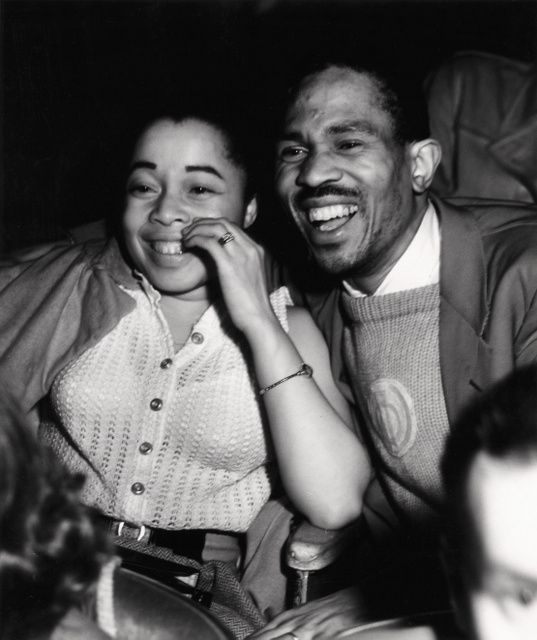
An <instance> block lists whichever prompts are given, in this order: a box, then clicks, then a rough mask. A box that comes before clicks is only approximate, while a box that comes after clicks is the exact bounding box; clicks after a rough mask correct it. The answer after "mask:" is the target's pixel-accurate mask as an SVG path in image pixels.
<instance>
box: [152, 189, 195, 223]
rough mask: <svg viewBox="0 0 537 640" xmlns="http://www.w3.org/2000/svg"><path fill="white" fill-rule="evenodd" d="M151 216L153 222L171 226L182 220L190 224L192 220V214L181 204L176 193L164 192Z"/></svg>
mask: <svg viewBox="0 0 537 640" xmlns="http://www.w3.org/2000/svg"><path fill="white" fill-rule="evenodd" d="M150 218H151V220H152V221H153V222H158V223H159V224H162V225H165V226H169V225H171V224H173V223H174V222H182V223H183V224H188V223H189V222H190V214H189V213H188V211H186V210H185V207H184V206H182V205H181V203H180V202H179V199H178V197H177V196H176V195H174V194H171V193H163V194H162V195H161V196H160V198H159V199H158V200H157V202H156V203H155V206H154V208H153V210H152V211H151V215H150Z"/></svg>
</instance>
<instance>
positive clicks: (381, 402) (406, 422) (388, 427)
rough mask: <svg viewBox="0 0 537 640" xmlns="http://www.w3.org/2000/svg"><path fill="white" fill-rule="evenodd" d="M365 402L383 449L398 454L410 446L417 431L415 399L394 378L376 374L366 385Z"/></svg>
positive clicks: (401, 454)
mask: <svg viewBox="0 0 537 640" xmlns="http://www.w3.org/2000/svg"><path fill="white" fill-rule="evenodd" d="M369 391H370V393H369V397H368V399H367V405H368V409H369V415H370V416H371V420H372V422H373V428H374V430H375V432H376V433H377V435H378V436H379V438H380V439H381V440H382V442H383V444H384V446H385V447H386V450H387V451H388V452H389V453H390V454H391V455H392V456H395V457H397V458H400V457H401V456H404V455H405V453H406V452H407V451H408V450H409V449H410V448H411V447H412V445H413V444H414V441H415V440H416V435H417V432H418V422H417V420H416V412H415V410H414V401H413V400H412V398H411V396H410V394H409V393H408V391H407V389H406V387H405V386H404V385H403V384H401V383H400V382H399V380H394V379H393V378H379V379H378V380H375V381H374V382H373V383H371V385H370V387H369Z"/></svg>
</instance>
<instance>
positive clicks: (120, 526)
mask: <svg viewBox="0 0 537 640" xmlns="http://www.w3.org/2000/svg"><path fill="white" fill-rule="evenodd" d="M125 525H127V526H128V527H129V528H130V529H139V531H138V533H137V534H136V542H141V541H142V540H143V539H144V538H145V534H146V533H148V530H147V527H146V526H145V524H141V525H140V526H134V527H133V526H132V525H130V524H128V523H126V522H125V520H121V522H118V524H117V533H116V535H117V536H118V537H119V538H121V537H122V532H123V528H124V527H125Z"/></svg>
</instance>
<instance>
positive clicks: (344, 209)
mask: <svg viewBox="0 0 537 640" xmlns="http://www.w3.org/2000/svg"><path fill="white" fill-rule="evenodd" d="M357 211H358V205H356V204H332V205H330V206H328V207H315V208H313V209H310V210H309V219H310V222H326V221H327V220H333V219H334V218H345V217H347V216H350V215H352V214H353V213H356V212H357Z"/></svg>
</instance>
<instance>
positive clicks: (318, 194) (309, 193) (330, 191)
mask: <svg viewBox="0 0 537 640" xmlns="http://www.w3.org/2000/svg"><path fill="white" fill-rule="evenodd" d="M328 196H336V197H343V198H357V199H362V198H363V197H364V196H363V193H362V191H361V190H360V189H349V188H346V187H338V186H335V185H326V186H322V185H321V186H319V187H315V188H311V187H303V188H302V189H300V191H299V192H298V193H297V194H296V196H295V204H296V205H298V206H299V207H300V206H302V204H303V203H304V201H305V200H308V199H310V198H326V197H328Z"/></svg>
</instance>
